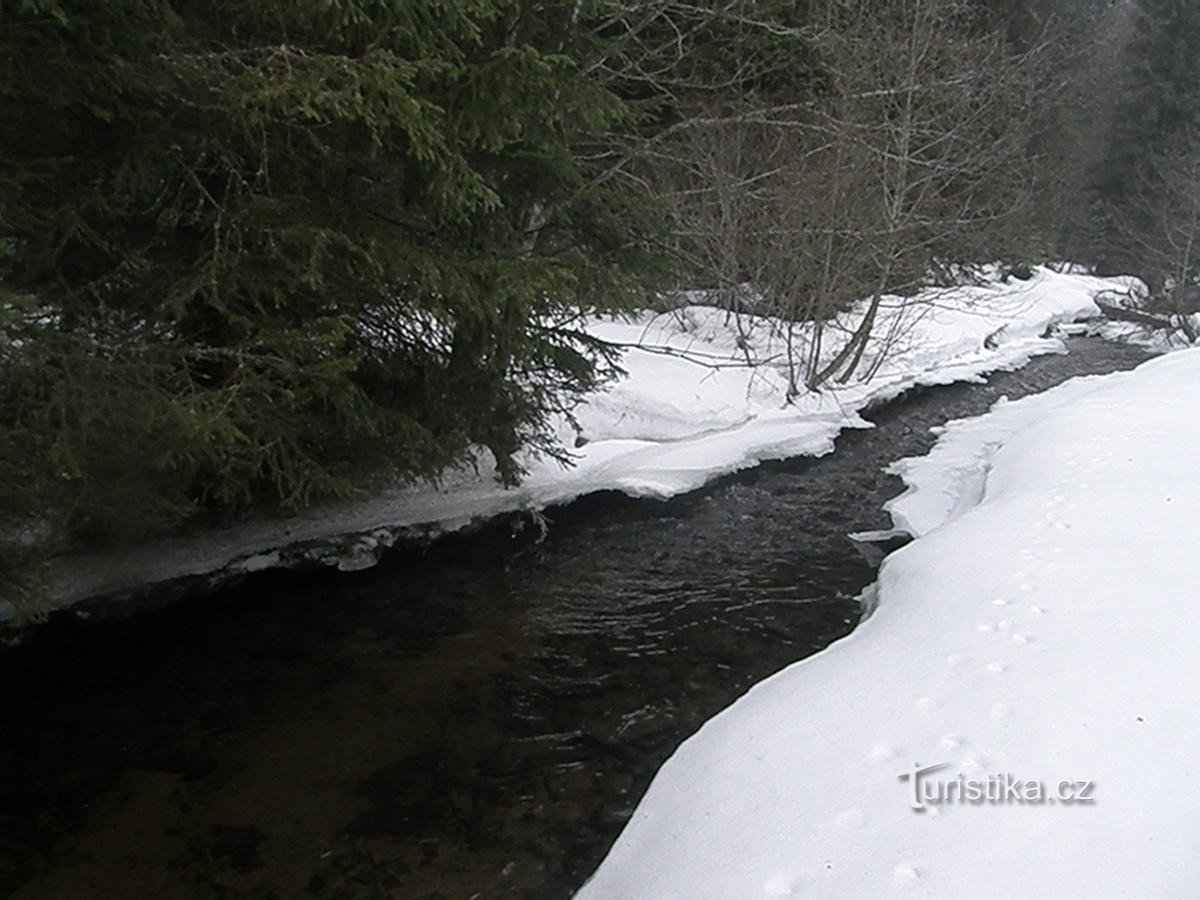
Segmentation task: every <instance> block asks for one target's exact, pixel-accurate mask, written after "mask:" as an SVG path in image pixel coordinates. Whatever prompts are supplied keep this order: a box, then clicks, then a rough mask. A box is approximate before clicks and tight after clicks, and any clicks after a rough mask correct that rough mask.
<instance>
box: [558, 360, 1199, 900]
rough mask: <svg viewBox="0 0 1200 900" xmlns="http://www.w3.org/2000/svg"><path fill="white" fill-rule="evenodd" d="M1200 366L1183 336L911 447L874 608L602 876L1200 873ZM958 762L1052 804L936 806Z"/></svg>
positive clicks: (836, 878)
mask: <svg viewBox="0 0 1200 900" xmlns="http://www.w3.org/2000/svg"><path fill="white" fill-rule="evenodd" d="M1197 385H1200V350H1188V351H1181V352H1179V353H1176V354H1172V355H1169V356H1165V357H1161V358H1159V359H1156V360H1153V361H1151V362H1149V363H1147V364H1145V365H1143V366H1142V367H1140V368H1139V369H1137V370H1135V371H1133V372H1130V373H1122V374H1117V375H1111V376H1105V377H1103V378H1087V379H1080V380H1077V381H1074V382H1070V383H1068V384H1066V385H1063V386H1062V387H1060V388H1058V389H1056V390H1054V391H1050V392H1047V393H1046V394H1043V395H1039V396H1034V397H1030V398H1028V399H1025V400H1021V401H1018V402H1014V403H1008V404H1002V405H1000V407H999V408H998V409H997V411H996V412H994V413H991V414H989V415H987V416H984V417H982V418H979V419H975V420H968V421H964V422H959V423H955V424H953V425H951V426H949V427H948V428H947V429H946V431H945V433H944V435H943V436H942V438H941V439H940V441H939V443H938V445H937V447H936V449H935V450H934V451H933V453H932V454H931V455H930V457H928V458H926V459H924V460H906V461H904V462H902V463H900V464H899V465H898V466H897V470H898V471H899V472H900V473H901V474H902V475H903V477H904V478H905V480H906V481H907V482H908V483H909V492H908V493H907V494H906V495H904V497H902V498H900V499H899V500H897V501H896V502H894V504H893V512H894V513H895V514H896V515H897V519H898V520H899V521H900V522H901V523H903V524H905V526H906V527H911V528H913V530H914V531H915V532H916V533H918V534H919V535H921V536H920V537H919V538H918V539H917V540H916V541H914V542H913V543H912V544H910V545H908V546H907V547H905V548H904V549H902V550H900V551H898V552H896V553H895V554H893V555H892V556H890V557H888V559H887V560H886V561H885V563H884V566H883V568H882V570H881V572H880V580H879V584H878V593H879V606H878V609H877V611H876V612H875V613H874V615H873V616H872V617H871V618H869V619H868V620H867V621H865V622H864V623H863V624H862V625H861V626H860V627H859V628H858V629H857V630H856V631H855V632H853V633H852V634H851V635H850V636H849V637H847V638H845V639H844V640H842V641H839V642H838V643H836V644H834V645H833V646H831V647H830V648H828V649H827V650H826V651H824V652H822V653H820V654H818V655H816V656H814V657H811V658H809V659H807V660H804V661H803V662H800V663H797V664H796V665H793V666H791V667H789V668H787V669H785V670H784V671H782V672H780V673H779V674H777V675H775V676H774V677H772V678H769V679H767V680H766V681H764V682H762V683H760V684H758V685H757V686H755V687H754V688H753V689H752V690H751V691H750V692H749V693H748V694H746V695H745V696H744V697H743V698H742V699H741V700H739V701H738V702H736V703H735V704H734V705H733V706H732V707H730V708H729V709H727V710H726V711H725V712H723V713H721V714H720V715H718V716H717V717H716V718H714V719H712V720H711V721H709V722H708V723H706V724H705V725H704V726H703V727H702V728H701V730H700V731H699V732H698V733H697V734H696V735H695V736H694V737H693V738H691V739H690V740H689V741H687V742H686V743H685V744H684V745H683V746H682V747H681V748H680V749H679V751H678V752H677V753H676V754H675V755H674V756H673V757H672V758H671V759H670V760H669V761H668V762H667V763H666V764H665V765H664V766H663V768H662V769H661V771H660V772H659V774H658V776H657V777H656V779H655V781H654V783H653V784H652V786H651V788H650V790H649V792H648V793H647V795H646V796H645V798H644V799H643V800H642V802H641V804H640V805H639V807H638V808H637V811H636V812H635V814H634V816H633V818H632V820H631V821H630V823H629V824H628V826H627V827H626V829H625V831H624V833H623V834H622V835H621V837H620V838H619V840H618V841H617V843H616V845H615V846H614V847H613V849H612V851H611V852H610V854H609V856H608V858H607V859H606V860H605V862H604V864H603V865H602V866H601V867H600V869H599V871H598V872H597V874H596V875H595V876H594V877H593V879H592V880H591V881H590V882H589V883H588V884H587V885H586V886H585V887H584V889H583V890H582V891H581V892H580V894H579V900H606V898H614V900H617V898H619V900H636V898H653V900H671V898H680V900H683V898H687V900H700V898H713V900H741V898H756V897H808V896H812V897H834V898H850V900H861V898H868V897H882V896H891V895H892V893H893V892H895V891H899V890H904V891H906V892H907V893H908V894H909V895H912V896H927V897H946V898H960V897H972V898H989V897H995V898H1006V900H1007V898H1012V897H1045V898H1056V900H1057V898H1062V897H1180V898H1182V897H1191V896H1194V895H1195V893H1196V885H1197V883H1200V863H1198V862H1197V861H1196V856H1195V848H1196V846H1197V845H1200V820H1198V819H1197V817H1196V814H1195V805H1196V804H1195V796H1196V791H1197V784H1196V782H1197V779H1200V771H1198V770H1197V768H1196V763H1195V747H1196V746H1197V744H1198V743H1200V717H1198V716H1197V715H1196V711H1195V708H1194V705H1195V698H1196V697H1197V696H1200V655H1198V654H1197V640H1198V638H1197V635H1198V634H1200V612H1198V609H1197V603H1196V595H1195V585H1196V581H1195V574H1196V563H1195V547H1196V544H1197V538H1198V537H1200V481H1198V480H1197V478H1196V453H1197V447H1200V391H1197V389H1196V388H1197ZM942 763H947V764H948V765H947V766H946V768H944V769H940V770H938V771H937V772H936V773H928V774H926V775H925V776H924V778H923V780H922V784H924V785H926V787H928V785H929V784H930V783H931V782H942V783H949V782H953V781H956V780H959V779H960V778H961V779H963V783H965V780H966V779H974V780H975V783H980V782H984V781H986V779H987V778H988V777H993V778H996V779H999V778H1001V777H1002V776H1003V775H1008V776H1011V778H1013V779H1018V780H1026V781H1040V782H1042V783H1043V784H1044V785H1045V796H1050V795H1053V796H1054V797H1055V800H1056V802H1045V803H1041V804H1038V803H1034V802H1027V803H1024V804H1020V803H1012V802H1009V803H998V804H993V803H981V804H977V805H972V804H968V803H961V804H956V803H940V804H932V803H926V804H924V806H925V809H924V810H923V811H917V810H916V809H914V808H912V805H913V791H912V787H911V780H909V781H902V780H900V779H899V778H898V776H899V775H900V774H901V773H905V772H908V771H910V769H911V768H912V767H914V766H916V765H919V766H921V767H925V766H932V765H938V764H942ZM1063 782H1071V783H1072V784H1078V785H1079V787H1077V788H1068V792H1069V793H1071V792H1073V793H1076V794H1079V793H1083V792H1086V793H1087V794H1088V795H1089V796H1091V797H1092V798H1093V800H1094V802H1093V803H1090V804H1071V805H1068V804H1066V803H1065V802H1063V800H1062V798H1061V797H1060V796H1059V787H1060V785H1061V784H1062V783H1063ZM1010 783H1011V782H1010ZM1086 783H1090V784H1091V788H1090V790H1086V791H1085V788H1084V787H1083V785H1084V784H1086ZM996 795H997V796H1002V797H1003V796H1008V798H1009V800H1010V801H1011V795H1008V794H1006V792H1005V791H1004V790H1001V791H999V792H998V793H997V794H996ZM922 796H924V795H922ZM985 796H987V795H986V793H985ZM1022 796H1026V797H1029V796H1032V792H1031V791H1028V790H1026V791H1024V792H1023V793H1022Z"/></svg>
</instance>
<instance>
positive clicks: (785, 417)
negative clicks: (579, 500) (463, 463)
mask: <svg viewBox="0 0 1200 900" xmlns="http://www.w3.org/2000/svg"><path fill="white" fill-rule="evenodd" d="M1130 283H1131V281H1130V279H1112V278H1108V279H1106V278H1096V277H1092V276H1088V275H1085V274H1081V273H1079V272H1077V271H1068V272H1066V273H1058V272H1055V271H1053V270H1051V269H1048V268H1043V269H1038V270H1036V272H1035V274H1034V277H1033V278H1032V279H1030V280H1028V281H1018V280H1013V281H1010V282H1008V283H1002V282H1000V281H993V282H991V283H988V284H984V285H980V286H970V287H959V288H953V289H940V290H929V291H926V292H925V293H924V294H922V295H919V296H918V297H916V298H907V299H902V298H899V297H890V298H886V299H885V302H884V305H883V308H882V310H881V312H880V316H879V320H878V322H877V325H876V328H875V332H874V333H875V337H874V338H873V340H872V342H871V345H870V347H869V350H868V353H867V355H866V358H865V360H864V365H863V367H862V368H863V369H864V371H866V370H869V368H870V365H871V363H872V361H873V360H874V358H875V357H876V355H877V354H879V353H880V352H881V350H882V349H884V347H885V346H886V347H887V349H888V354H887V356H886V361H885V362H884V363H883V365H882V366H880V367H879V369H878V371H877V372H875V373H874V376H873V377H872V378H871V379H870V380H869V381H867V382H865V383H863V382H861V381H858V380H854V381H852V382H851V383H850V384H847V385H844V386H832V387H830V388H827V389H823V390H822V391H820V392H818V393H804V394H802V395H800V396H799V397H797V398H795V400H794V402H792V403H789V402H788V390H787V388H788V379H787V366H786V360H785V354H784V350H785V342H784V339H783V337H782V329H783V324H782V323H781V322H779V321H778V320H774V319H769V318H760V317H754V316H741V317H739V318H737V319H733V318H731V317H729V316H727V315H726V314H725V313H724V312H722V311H720V310H718V309H715V308H713V307H706V306H688V307H685V308H683V309H680V310H677V311H675V312H673V313H669V314H654V313H650V312H647V313H643V314H641V315H639V316H637V317H635V318H634V319H632V320H630V321H620V320H615V319H599V320H594V321H591V322H590V323H588V325H587V328H588V330H589V331H590V332H591V333H593V334H595V335H597V336H599V337H602V338H604V339H606V340H608V341H612V342H614V343H618V344H621V345H623V346H627V348H628V349H626V350H625V351H624V353H623V357H622V366H623V367H624V369H625V370H626V371H627V372H628V377H626V378H625V379H623V380H621V381H619V382H617V383H616V384H614V385H613V386H611V387H610V388H608V389H607V390H605V391H602V392H600V393H598V394H595V395H593V396H591V397H589V398H588V399H587V400H586V402H584V403H583V405H582V406H581V407H580V408H579V409H578V410H577V411H576V416H577V419H578V422H579V424H580V426H581V428H582V437H583V438H584V440H585V441H586V443H585V444H584V445H583V446H581V447H579V449H578V450H576V451H574V452H575V455H576V460H575V465H574V466H572V467H571V468H567V469H563V468H562V467H560V466H559V465H558V464H556V463H554V462H553V461H550V460H545V459H535V458H527V459H526V460H525V461H524V462H525V464H526V466H527V468H528V477H527V478H526V479H525V480H524V482H523V483H522V485H521V486H520V487H519V488H517V489H506V488H504V487H502V486H501V485H499V484H498V483H497V482H496V480H495V478H494V477H493V471H494V467H492V466H490V465H489V464H488V459H487V457H486V455H484V456H482V457H481V464H480V467H479V471H478V472H476V471H474V470H465V471H458V472H451V473H448V474H447V475H446V477H445V478H444V479H443V481H442V483H441V485H440V486H436V487H435V486H429V485H424V486H419V487H415V488H406V489H395V490H391V491H386V492H384V493H382V494H380V495H377V496H372V497H369V498H366V499H363V500H359V501H354V502H347V503H340V504H326V505H323V506H320V507H318V508H316V509H313V510H310V511H308V512H306V513H303V514H301V515H297V516H294V517H291V518H288V519H283V520H263V521H254V522H249V523H245V524H242V525H239V526H237V527H234V528H230V529H227V530H224V531H219V532H211V533H206V534H202V535H197V536H191V537H186V538H179V539H175V540H168V541H162V542H159V543H156V544H153V545H149V546H141V547H136V548H133V549H131V550H129V551H125V552H106V553H102V554H93V555H76V556H71V557H63V558H60V559H58V560H56V561H55V562H54V564H53V566H52V571H51V573H50V584H49V593H50V596H51V598H52V601H53V604H54V605H57V606H66V605H70V604H72V603H76V602H79V601H81V600H83V599H86V598H89V597H93V596H98V595H106V594H115V593H119V592H122V591H127V590H131V589H135V588H137V587H138V586H140V585H143V584H155V583H162V582H169V581H175V580H179V579H186V578H219V577H223V576H224V575H227V574H230V573H237V572H243V571H254V570H257V569H261V568H264V567H268V566H273V565H281V566H289V565H302V564H311V563H314V562H316V563H322V564H328V565H334V566H337V567H338V568H341V569H346V570H352V569H360V568H364V567H367V566H370V565H372V564H374V562H375V561H376V560H377V559H378V557H379V555H380V554H381V553H382V552H383V550H385V549H386V548H387V547H388V546H391V545H392V544H393V543H394V542H395V541H396V540H398V539H399V538H400V537H402V536H407V535H411V534H413V533H414V532H416V533H420V534H422V535H431V534H440V533H444V532H447V531H452V530H454V529H457V528H461V527H463V526H465V525H467V524H469V523H472V522H477V521H479V520H481V519H486V518H490V517H494V516H497V515H501V514H505V513H511V512H515V511H521V510H535V511H536V510H540V509H543V508H545V507H547V506H551V505H554V504H560V503H564V502H567V501H570V500H572V499H574V498H576V497H579V496H581V495H583V494H587V493H592V492H596V491H606V490H612V491H621V492H624V493H626V494H629V495H631V496H637V497H657V498H666V497H671V496H674V495H677V494H681V493H684V492H687V491H691V490H694V489H696V488H699V487H701V486H702V485H703V484H705V483H706V482H707V481H709V480H711V479H713V478H715V477H718V476H720V475H724V474H727V473H730V472H734V471H737V470H739V469H744V468H747V467H750V466H754V465H757V464H758V463H760V462H762V461H764V460H768V459H780V458H785V457H790V456H798V455H813V456H816V455H821V454H824V453H828V452H829V451H830V450H832V448H833V443H834V439H835V438H836V437H837V435H838V434H839V433H840V431H841V430H842V429H844V428H860V427H866V426H867V423H866V422H865V421H864V420H863V419H862V418H861V417H860V416H859V412H860V411H861V410H862V409H864V408H865V407H867V406H869V405H871V404H874V403H878V402H881V401H884V400H887V399H890V398H892V397H895V396H896V395H898V394H901V393H903V392H904V391H906V390H909V389H911V388H913V387H915V386H918V385H928V384H944V383H949V382H953V381H960V380H977V379H979V378H980V377H981V376H982V375H983V374H984V373H986V372H989V371H994V370H997V369H1006V368H1015V367H1018V366H1020V365H1022V364H1024V363H1025V362H1027V361H1028V360H1029V358H1030V357H1032V356H1034V355H1036V354H1040V353H1053V352H1061V351H1062V348H1063V345H1062V342H1061V341H1060V340H1059V339H1057V338H1055V337H1044V336H1043V335H1046V334H1047V333H1048V332H1049V331H1050V330H1051V329H1052V327H1054V326H1056V325H1058V324H1060V323H1071V322H1075V321H1078V320H1082V319H1087V318H1090V317H1093V316H1096V315H1097V314H1098V309H1097V307H1096V306H1095V304H1094V303H1093V301H1092V297H1093V295H1094V294H1096V293H1097V292H1099V291H1102V290H1114V289H1123V288H1127V287H1128V285H1129V284H1130ZM864 306H865V305H860V307H859V308H858V309H857V310H853V311H851V313H849V314H848V315H847V316H846V317H845V318H844V321H842V322H840V323H838V326H839V327H838V328H831V329H830V333H828V334H827V336H826V339H825V346H826V356H827V357H828V356H830V355H831V354H832V353H833V352H836V350H837V348H838V347H839V345H840V344H841V343H842V341H844V339H845V334H847V333H848V332H849V330H850V329H851V328H852V327H853V326H854V325H855V324H856V322H857V321H858V319H859V318H860V317H861V315H862V313H863V309H864ZM808 338H809V335H808V332H807V331H806V330H804V329H798V330H797V332H796V334H795V336H794V339H795V342H796V345H797V346H798V347H799V349H800V350H801V352H802V351H803V347H804V344H805V342H806V341H807V340H808ZM748 360H749V361H751V362H753V363H755V365H753V366H749V365H747V364H746V363H747V361H748ZM559 436H560V438H561V439H562V441H563V443H564V444H565V446H567V447H572V446H573V445H574V444H575V440H576V433H575V431H574V430H573V429H572V428H571V427H570V426H569V425H568V423H567V422H566V421H563V422H561V423H559ZM8 612H11V611H6V609H5V607H3V605H0V621H2V620H3V619H4V618H5V617H6V615H7V613H8Z"/></svg>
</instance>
